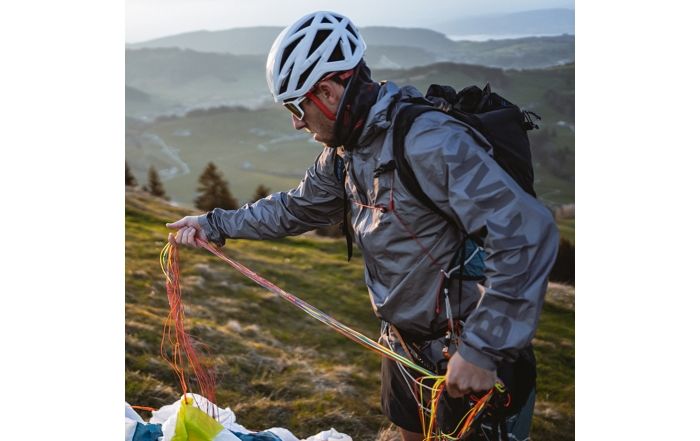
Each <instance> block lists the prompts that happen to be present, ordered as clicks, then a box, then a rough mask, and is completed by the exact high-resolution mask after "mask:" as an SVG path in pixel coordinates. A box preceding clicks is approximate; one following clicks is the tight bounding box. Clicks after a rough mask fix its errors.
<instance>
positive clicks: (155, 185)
mask: <svg viewBox="0 0 700 441" xmlns="http://www.w3.org/2000/svg"><path fill="white" fill-rule="evenodd" d="M146 189H147V191H148V192H149V193H151V194H152V195H153V196H156V197H159V198H163V199H166V200H167V199H168V196H167V195H166V194H165V188H163V183H162V182H160V176H159V175H158V172H157V171H156V169H155V168H154V167H153V166H150V167H149V169H148V187H146Z"/></svg>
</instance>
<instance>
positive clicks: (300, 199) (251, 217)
mask: <svg viewBox="0 0 700 441" xmlns="http://www.w3.org/2000/svg"><path fill="white" fill-rule="evenodd" d="M335 167H336V152H335V149H332V148H328V147H325V148H324V150H323V152H322V153H321V154H320V155H319V156H318V158H316V161H315V163H314V165H313V166H311V167H310V168H309V169H308V170H307V171H306V175H305V176H304V178H303V179H302V180H301V182H300V183H299V186H298V187H297V188H295V189H293V190H290V191H288V192H279V193H274V194H272V195H270V196H268V197H266V198H264V199H260V200H259V201H257V202H254V203H252V204H246V205H244V206H243V207H241V208H239V209H238V210H223V209H221V208H215V209H214V210H213V211H210V212H209V213H207V214H203V215H201V216H199V218H198V221H199V224H200V225H201V226H202V229H203V230H204V233H205V234H206V235H207V239H209V241H211V242H213V243H215V244H217V245H220V246H221V245H223V244H224V242H225V239H227V238H231V239H273V238H279V237H284V236H291V235H297V234H301V233H304V232H306V231H310V230H313V229H315V228H318V227H324V226H330V225H334V224H337V223H339V222H340V221H342V218H343V203H344V198H343V195H344V188H343V183H342V182H341V181H339V180H338V178H337V177H336V174H335Z"/></svg>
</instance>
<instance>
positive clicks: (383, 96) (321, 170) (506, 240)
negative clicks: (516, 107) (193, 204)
mask: <svg viewBox="0 0 700 441" xmlns="http://www.w3.org/2000/svg"><path fill="white" fill-rule="evenodd" d="M415 96H420V93H419V92H418V91H417V90H416V89H415V88H413V87H411V86H407V87H404V88H401V89H399V88H398V87H397V86H396V85H395V84H393V83H390V82H389V83H385V84H384V85H382V87H381V90H380V92H379V96H378V98H377V102H376V103H375V104H374V106H373V107H372V108H371V109H370V111H369V114H368V117H367V122H366V124H365V127H364V130H363V132H362V134H361V136H360V138H359V142H358V143H359V147H358V148H355V149H353V150H352V151H345V152H343V156H344V160H345V166H346V170H347V179H346V180H345V189H343V187H342V184H341V183H340V182H339V180H338V178H337V177H336V176H337V175H336V173H335V171H334V165H335V163H336V161H335V155H336V154H341V153H338V152H336V150H335V149H332V148H324V150H323V152H322V153H321V154H320V155H319V156H318V158H317V159H316V162H315V163H314V165H313V166H312V167H311V168H309V169H308V171H307V172H306V175H305V176H304V178H303V179H302V181H301V183H300V184H299V186H298V187H297V188H296V189H294V190H290V191H289V192H280V193H275V194H273V195H270V196H268V197H267V198H265V199H261V200H259V201H257V202H255V203H253V204H247V205H245V206H243V207H242V208H240V209H238V210H232V211H225V210H222V209H215V210H213V211H212V212H210V213H207V214H206V215H202V216H200V217H199V222H200V224H201V225H202V227H203V229H204V232H205V233H206V234H207V237H208V238H209V240H211V241H213V242H215V243H220V244H223V242H224V239H225V238H245V239H268V238H278V237H283V236H288V235H295V234H300V233H303V232H305V231H309V230H312V229H315V228H318V227H321V226H328V225H333V224H337V223H338V222H340V221H341V220H342V218H343V204H344V192H347V195H348V198H349V199H350V213H351V219H352V227H353V230H354V239H355V243H356V244H357V245H358V247H359V248H360V249H361V250H362V254H363V257H364V261H365V281H366V283H367V287H368V288H369V292H370V298H371V300H372V305H373V307H374V310H375V312H376V314H377V316H378V317H380V318H382V319H383V320H386V321H387V322H390V323H392V324H394V325H395V326H397V327H398V328H399V329H400V330H403V331H406V332H407V333H410V334H412V335H414V336H428V335H435V334H436V332H438V331H440V330H441V329H444V328H445V326H446V323H447V317H446V312H445V309H446V308H445V307H444V298H443V297H440V295H441V292H440V286H441V283H442V273H441V270H447V269H448V268H447V267H448V264H449V262H450V260H451V258H452V256H453V255H454V253H455V251H456V249H457V248H458V247H459V244H460V233H459V232H458V231H456V230H455V229H454V227H452V226H450V224H449V223H447V222H446V221H445V220H444V219H443V218H442V217H441V216H440V215H438V214H436V213H434V212H432V211H431V210H430V209H428V208H427V207H425V206H424V205H422V204H421V202H420V201H418V200H416V199H415V198H414V197H413V196H412V195H411V193H410V192H408V191H407V190H406V188H404V186H403V185H402V183H401V181H400V179H399V178H398V175H397V174H396V171H395V170H394V171H388V172H381V167H380V166H382V165H385V164H387V163H389V162H390V161H391V160H392V159H393V158H392V156H393V155H392V130H391V125H392V121H391V119H390V118H389V117H388V115H389V113H390V112H389V110H390V109H391V108H392V107H393V106H395V105H398V106H401V105H405V103H402V102H401V100H402V99H404V98H409V97H415ZM395 114H396V112H395V111H392V112H391V115H395ZM465 131H466V133H465ZM405 149H406V156H407V159H408V161H409V163H410V165H411V167H412V169H413V171H414V173H415V175H416V178H417V180H418V182H419V183H420V185H421V188H422V189H423V191H424V192H425V193H426V194H427V195H428V196H429V197H431V198H432V200H433V201H434V202H435V204H436V205H437V206H438V207H439V208H440V209H441V210H442V211H443V212H444V213H447V214H448V215H450V216H452V217H453V219H454V220H455V221H456V222H458V223H460V224H461V225H462V226H463V228H464V230H465V231H470V232H474V231H479V230H480V229H481V228H482V227H486V228H487V230H488V234H487V235H486V238H485V240H484V249H485V250H486V259H485V263H486V277H487V280H486V282H485V283H484V286H481V285H477V284H476V283H475V282H463V283H462V284H461V289H462V292H461V296H460V295H459V294H460V293H459V292H458V289H459V284H458V283H457V282H454V281H451V282H449V283H450V294H449V301H450V305H451V310H452V314H453V315H454V316H455V317H457V318H461V319H464V326H463V331H462V335H461V338H462V343H463V344H460V345H459V351H460V353H461V355H462V356H463V357H464V358H465V359H466V360H468V361H470V362H472V363H474V364H476V365H478V366H480V367H483V368H486V369H495V367H496V363H497V362H498V361H500V360H502V359H505V360H507V361H512V360H513V359H514V358H515V356H516V355H517V352H518V351H519V350H520V349H521V348H523V347H524V346H526V345H527V344H528V343H529V342H530V340H531V339H532V337H533V336H534V333H535V329H536V326H537V322H538V319H539V315H540V311H541V309H542V303H543V300H544V294H545V290H546V287H547V276H548V274H549V271H550V269H551V267H552V265H553V263H554V259H555V257H556V253H557V246H558V242H559V234H558V231H557V227H556V224H555V223H554V220H553V218H552V215H551V214H550V212H549V210H548V209H547V208H545V207H544V206H543V205H542V204H541V203H540V202H539V201H537V200H536V199H535V198H533V197H531V196H530V195H528V194H527V193H525V192H524V191H523V190H522V189H521V188H520V187H519V186H518V184H517V183H516V182H515V181H513V179H512V178H511V177H510V176H509V175H508V174H507V173H506V172H505V171H503V169H501V168H500V167H499V166H498V164H496V162H495V161H494V160H493V159H492V156H491V147H490V145H489V144H488V142H487V141H486V140H485V139H484V138H483V137H482V136H481V135H480V134H479V133H477V132H473V131H472V130H471V129H470V128H468V127H467V126H465V125H463V124H461V123H460V122H458V121H456V120H454V119H452V118H450V117H448V116H447V115H445V114H443V113H441V112H427V113H425V114H423V115H421V116H419V117H418V118H417V119H416V120H415V122H414V123H413V125H412V126H411V129H410V131H409V133H408V134H407V136H406V145H405ZM378 169H379V170H378ZM460 297H461V299H460Z"/></svg>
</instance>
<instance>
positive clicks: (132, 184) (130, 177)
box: [124, 162, 139, 187]
mask: <svg viewBox="0 0 700 441" xmlns="http://www.w3.org/2000/svg"><path fill="white" fill-rule="evenodd" d="M124 164H126V185H127V186H129V187H136V186H138V185H139V183H138V182H136V178H135V177H134V175H132V174H131V170H130V169H129V163H128V162H124Z"/></svg>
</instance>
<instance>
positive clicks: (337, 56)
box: [328, 41, 344, 61]
mask: <svg viewBox="0 0 700 441" xmlns="http://www.w3.org/2000/svg"><path fill="white" fill-rule="evenodd" d="M343 59H344V57H343V50H342V49H341V47H340V41H338V44H336V45H335V49H333V53H331V56H330V57H328V61H340V60H343Z"/></svg>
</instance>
